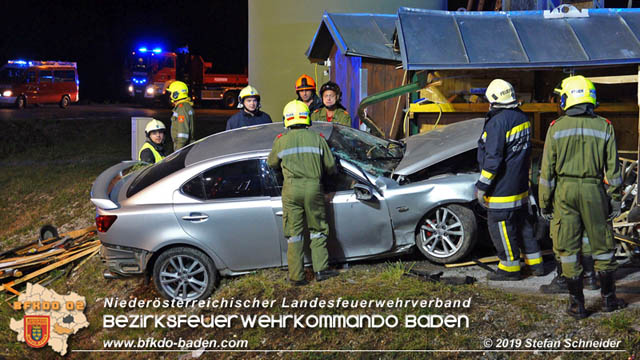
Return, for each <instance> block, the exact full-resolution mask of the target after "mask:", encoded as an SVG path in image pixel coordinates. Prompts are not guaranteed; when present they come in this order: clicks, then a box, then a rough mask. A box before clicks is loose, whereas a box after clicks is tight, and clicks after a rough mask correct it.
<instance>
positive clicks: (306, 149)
mask: <svg viewBox="0 0 640 360" xmlns="http://www.w3.org/2000/svg"><path fill="white" fill-rule="evenodd" d="M303 153H311V154H318V155H322V149H320V148H316V147H311V146H301V147H294V148H290V149H286V150H282V151H280V152H279V153H278V158H280V159H282V158H283V157H285V156H287V155H294V154H303Z"/></svg>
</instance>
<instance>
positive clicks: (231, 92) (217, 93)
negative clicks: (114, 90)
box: [127, 47, 248, 108]
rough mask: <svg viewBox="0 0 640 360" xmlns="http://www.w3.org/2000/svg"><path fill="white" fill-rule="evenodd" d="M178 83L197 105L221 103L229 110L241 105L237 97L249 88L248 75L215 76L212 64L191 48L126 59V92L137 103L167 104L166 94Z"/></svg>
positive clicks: (139, 53)
mask: <svg viewBox="0 0 640 360" xmlns="http://www.w3.org/2000/svg"><path fill="white" fill-rule="evenodd" d="M175 80H180V81H184V82H185V83H186V84H187V85H188V86H189V94H190V95H191V97H192V98H193V100H194V101H196V102H202V101H216V102H221V103H222V104H223V106H225V107H227V108H234V107H236V106H237V105H238V94H239V93H240V90H241V89H242V88H243V87H245V86H247V84H248V79H247V75H246V74H215V73H214V72H213V65H212V64H211V63H210V62H207V61H204V60H203V58H202V56H199V55H195V54H191V53H190V52H189V50H188V48H180V49H178V51H176V52H171V51H163V50H162V49H161V48H153V49H149V48H146V47H140V48H139V49H138V50H137V51H132V52H131V54H130V55H129V57H128V59H127V82H128V88H127V90H128V93H129V95H130V96H131V97H132V98H134V99H135V100H136V102H140V103H152V102H156V101H168V95H167V94H166V93H165V90H166V89H167V87H168V86H169V84H170V83H171V82H172V81H175Z"/></svg>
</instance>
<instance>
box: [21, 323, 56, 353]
mask: <svg viewBox="0 0 640 360" xmlns="http://www.w3.org/2000/svg"><path fill="white" fill-rule="evenodd" d="M23 320H24V341H25V342H26V343H27V345H29V346H31V347H34V348H41V347H43V346H45V345H47V342H49V329H50V325H49V323H50V320H51V318H50V317H49V316H34V315H26V316H25V317H24V319H23Z"/></svg>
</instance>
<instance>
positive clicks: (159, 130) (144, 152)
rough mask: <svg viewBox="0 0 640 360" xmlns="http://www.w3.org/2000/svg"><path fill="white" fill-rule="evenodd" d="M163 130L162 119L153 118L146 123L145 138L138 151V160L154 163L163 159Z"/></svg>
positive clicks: (164, 128)
mask: <svg viewBox="0 0 640 360" xmlns="http://www.w3.org/2000/svg"><path fill="white" fill-rule="evenodd" d="M165 130H166V127H165V126H164V124H163V123H162V121H158V120H156V119H153V120H151V121H149V122H148V123H147V126H145V128H144V134H145V136H146V137H147V139H146V141H145V142H144V144H143V145H142V147H140V151H139V152H138V159H139V160H142V161H144V162H148V163H150V164H155V163H157V162H159V161H160V160H162V159H164V157H165V152H164V141H165V134H164V132H165Z"/></svg>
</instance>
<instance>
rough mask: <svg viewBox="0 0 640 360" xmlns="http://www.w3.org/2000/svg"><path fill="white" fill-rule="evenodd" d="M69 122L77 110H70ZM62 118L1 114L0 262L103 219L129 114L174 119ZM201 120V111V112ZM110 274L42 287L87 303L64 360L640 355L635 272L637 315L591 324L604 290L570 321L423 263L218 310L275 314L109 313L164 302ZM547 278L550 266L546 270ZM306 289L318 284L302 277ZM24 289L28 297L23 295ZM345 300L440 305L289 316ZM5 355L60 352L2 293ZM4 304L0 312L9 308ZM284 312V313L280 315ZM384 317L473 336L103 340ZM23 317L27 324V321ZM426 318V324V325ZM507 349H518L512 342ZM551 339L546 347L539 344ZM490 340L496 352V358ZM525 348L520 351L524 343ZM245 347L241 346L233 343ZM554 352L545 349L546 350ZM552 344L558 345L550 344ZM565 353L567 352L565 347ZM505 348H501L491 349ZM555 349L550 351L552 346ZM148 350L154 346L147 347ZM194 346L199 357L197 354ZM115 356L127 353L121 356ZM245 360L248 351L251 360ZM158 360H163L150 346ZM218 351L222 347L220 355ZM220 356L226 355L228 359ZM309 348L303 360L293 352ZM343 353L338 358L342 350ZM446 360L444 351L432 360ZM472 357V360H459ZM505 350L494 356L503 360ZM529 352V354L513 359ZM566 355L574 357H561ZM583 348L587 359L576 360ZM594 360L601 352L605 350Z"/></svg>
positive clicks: (101, 109)
mask: <svg viewBox="0 0 640 360" xmlns="http://www.w3.org/2000/svg"><path fill="white" fill-rule="evenodd" d="M67 110H69V111H67ZM67 110H62V109H59V108H57V107H53V106H51V107H47V106H45V107H41V108H29V109H27V110H26V111H16V110H13V109H2V110H0V123H1V124H2V126H3V128H4V129H5V131H3V132H2V133H1V134H0V136H1V137H2V138H0V169H1V171H0V244H1V245H0V250H4V249H7V248H10V247H13V246H16V245H18V244H22V243H25V242H28V241H33V240H35V239H36V238H37V234H38V229H39V228H40V226H42V225H44V224H47V223H50V224H54V225H55V226H57V227H58V228H59V229H60V231H61V232H62V231H67V230H73V229H78V228H82V227H85V226H87V225H90V224H91V223H92V222H93V217H94V216H95V211H94V208H93V206H92V204H91V203H90V201H89V200H88V199H89V189H90V186H91V183H92V182H93V180H94V179H95V177H96V176H97V175H98V174H99V173H100V172H101V171H102V170H104V169H106V168H107V167H108V166H110V165H113V164H114V163H116V162H118V161H120V160H123V159H126V158H127V157H128V156H129V154H130V149H129V146H130V145H129V144H130V120H129V117H130V116H138V114H140V113H144V114H145V116H156V117H158V118H160V119H164V120H166V119H168V116H169V110H166V109H154V110H145V109H141V108H136V107H118V106H97V107H95V108H94V107H92V106H86V107H73V106H72V107H71V108H70V109H67ZM197 111H198V110H197ZM232 113H233V112H229V111H227V112H225V111H220V110H203V109H199V111H198V112H197V115H196V132H197V137H202V136H205V135H207V134H209V133H212V132H216V131H220V130H222V129H224V124H225V121H226V118H227V117H228V116H230V115H231V114H232ZM478 251H479V253H477V254H476V255H478V256H486V255H491V248H490V247H481V248H480V249H479V250H478ZM411 269H417V270H423V271H427V272H429V273H437V272H440V271H444V272H445V273H444V274H443V278H451V277H460V276H466V275H469V276H473V277H474V278H476V279H477V280H478V281H477V282H476V283H474V284H471V285H448V284H446V283H444V282H427V281H424V280H422V279H420V278H418V277H414V276H409V275H407V273H408V271H409V270H411ZM103 270H104V267H103V265H102V264H101V262H100V260H99V258H98V257H94V258H92V259H91V260H90V261H89V262H87V263H86V264H84V265H83V266H82V267H81V268H80V269H79V270H78V271H75V272H71V273H69V272H67V273H63V272H62V271H56V272H53V273H51V274H50V275H51V276H52V277H56V276H58V278H57V279H55V280H54V281H53V282H52V283H50V284H48V285H46V287H47V288H49V289H52V290H54V291H55V292H56V293H58V294H68V293H70V292H75V293H77V294H79V295H80V296H83V297H85V298H86V301H87V308H86V310H85V316H86V318H87V320H88V322H89V327H88V328H84V329H81V330H79V331H78V332H77V333H76V334H74V335H72V336H71V337H70V338H69V340H68V351H69V353H68V354H67V355H66V357H68V358H71V359H85V358H92V359H93V358H96V359H103V358H104V359H112V358H118V359H120V358H122V359H125V358H126V359H131V358H133V359H147V358H150V357H158V358H164V359H177V358H185V357H184V356H187V358H190V357H191V353H190V352H187V351H184V352H179V350H180V349H179V348H178V347H174V348H173V350H175V351H174V352H161V353H150V352H80V351H79V350H100V351H102V350H104V349H105V347H106V345H105V344H106V341H110V340H130V339H134V340H135V341H136V342H138V341H140V340H139V339H142V341H146V339H148V338H153V339H155V340H160V339H163V338H166V339H167V340H172V341H176V342H177V341H179V339H183V340H196V339H199V338H204V339H209V340H217V341H219V342H221V341H223V340H233V341H240V340H246V341H247V342H248V343H247V346H246V347H241V348H235V350H238V352H229V351H225V352H205V353H204V354H202V356H201V358H211V359H214V358H215V359H219V358H225V359H246V358H328V357H332V358H336V357H337V358H367V359H368V358H382V359H387V358H402V359H405V358H412V359H413V358H415V359H419V358H441V359H467V358H477V359H530V358H532V357H533V358H539V359H584V358H591V359H610V358H613V359H627V358H629V357H630V356H631V355H632V354H635V357H636V358H637V357H638V356H639V355H640V320H639V319H640V308H639V306H638V304H639V303H640V298H639V295H638V292H639V291H638V289H640V287H639V286H638V285H640V283H639V281H638V269H637V268H623V269H621V270H620V271H619V276H622V277H623V278H622V279H621V281H620V282H619V289H620V291H619V294H620V295H621V297H623V298H625V299H626V300H627V301H628V302H630V303H631V304H632V305H631V306H630V307H629V308H628V309H625V310H622V311H616V312H614V313H610V314H602V313H599V312H597V310H598V309H599V307H600V302H599V296H598V292H596V291H587V293H586V294H587V297H588V301H587V302H588V307H590V308H591V309H593V310H595V311H596V313H595V314H594V315H592V316H590V317H589V318H587V319H585V320H583V321H580V322H576V321H574V320H573V319H571V318H569V317H567V316H566V315H565V314H564V308H565V307H566V303H567V301H566V295H541V294H538V292H537V288H538V286H539V285H540V284H542V283H547V282H549V281H550V280H551V277H552V275H551V274H548V275H546V276H545V277H542V278H527V279H526V280H524V281H522V282H517V283H508V284H499V283H494V282H488V281H487V280H486V274H487V271H486V270H483V269H481V268H479V267H466V268H461V269H456V270H450V269H445V268H443V267H441V266H437V265H434V264H431V263H429V262H427V261H425V260H424V259H423V258H422V256H421V255H419V254H418V253H415V254H409V255H406V256H403V257H397V258H392V259H386V260H379V261H368V262H359V263H354V264H349V266H348V267H347V268H345V269H342V270H341V275H340V276H338V277H336V278H333V279H330V280H327V281H325V282H321V283H317V282H315V281H312V282H311V283H310V285H308V286H305V287H292V286H291V285H289V284H288V282H287V281H286V272H285V271H282V270H280V269H269V270H263V271H258V272H255V273H252V274H248V275H244V276H241V277H237V278H225V279H222V281H221V283H220V286H219V289H218V290H217V291H216V292H215V293H214V295H213V296H212V299H211V300H212V301H213V300H219V301H220V300H222V299H227V300H228V299H232V298H233V299H240V300H244V299H249V300H251V299H254V298H255V299H264V300H275V304H274V305H273V306H271V307H267V308H233V307H232V308H216V307H207V308H189V309H154V308H153V307H151V308H144V309H139V308H128V307H125V308H106V307H105V302H109V301H114V299H115V298H116V297H117V298H118V299H121V300H127V301H128V300H131V299H138V300H154V299H156V298H157V297H159V294H158V293H157V292H156V291H155V289H154V288H153V286H152V285H151V284H148V283H147V282H145V280H144V279H140V278H134V279H126V280H117V281H108V280H105V279H103V278H102V271H103ZM548 270H549V271H550V270H551V269H550V268H549V269H548ZM308 275H309V277H310V278H311V274H308ZM19 290H21V291H22V290H24V288H20V287H19ZM316 298H317V299H318V300H326V301H331V300H333V301H335V300H336V299H338V298H342V299H347V300H392V301H396V300H397V299H401V300H414V301H419V300H427V301H429V300H433V301H432V306H430V307H429V306H427V307H420V306H415V305H412V304H409V305H406V306H395V305H394V306H391V307H382V308H376V307H371V306H366V307H364V308H360V307H357V308H353V309H352V308H346V309H345V308H338V309H336V308H319V307H314V306H313V305H308V306H305V307H300V308H291V307H290V305H291V304H293V303H294V302H295V301H302V300H311V299H316ZM438 299H439V300H441V301H443V302H444V301H446V300H460V301H462V300H466V299H471V303H470V306H469V307H468V308H466V307H463V306H462V305H460V306H458V307H452V308H447V307H444V304H443V305H442V306H436V305H437V300H438ZM0 300H3V301H2V303H0V354H2V356H3V357H6V358H10V359H13V358H15V359H24V358H34V359H36V358H37V359H49V358H51V359H53V358H57V357H58V353H56V352H54V351H53V350H51V349H50V348H43V349H32V348H29V347H28V346H26V345H25V344H24V343H21V342H17V341H16V340H15V339H16V333H15V332H14V331H12V330H11V329H10V328H9V324H10V318H18V317H19V316H18V313H16V311H14V310H13V309H12V308H11V307H10V305H9V304H10V303H11V302H12V301H15V299H11V294H4V293H0ZM5 302H6V303H5ZM283 302H285V303H284V304H283ZM135 314H142V315H154V314H157V315H166V316H169V315H173V314H175V315H179V314H189V315H205V316H207V317H209V316H212V315H213V316H215V315H219V316H220V315H222V316H227V317H228V316H230V315H234V314H236V315H242V316H251V315H269V316H280V315H285V314H297V315H300V316H306V317H313V315H345V316H348V315H363V314H366V315H374V314H375V315H380V316H382V317H384V318H386V319H391V318H393V317H394V316H395V317H397V318H398V319H400V320H401V321H402V320H406V319H407V318H408V316H411V315H415V316H420V315H425V316H426V315H453V316H456V317H460V316H462V315H466V316H468V318H469V327H468V328H467V327H464V326H463V327H461V328H456V327H452V328H445V327H437V328H424V329H417V328H407V327H405V326H400V325H399V326H396V327H393V328H392V327H389V326H383V327H380V328H370V327H367V326H365V327H363V328H358V329H354V328H336V329H330V328H296V327H294V326H287V327H285V328H277V327H276V328H271V327H266V328H263V327H259V326H254V327H248V326H242V324H240V323H237V322H236V323H232V326H231V327H216V328H213V329H204V330H203V329H192V328H189V327H187V326H183V327H180V328H179V329H175V330H171V329H167V328H156V327H153V326H152V327H148V328H144V329H133V328H108V327H106V326H103V321H104V320H103V319H104V316H105V315H106V316H109V315H135ZM20 317H21V315H20ZM425 318H426V317H425ZM565 339H570V340H571V341H579V340H584V341H600V340H615V341H619V342H620V343H619V345H618V347H616V348H615V349H617V350H620V352H609V350H611V347H608V348H604V347H603V346H602V343H601V344H600V345H598V346H597V347H596V348H597V349H594V347H593V346H592V347H590V348H588V349H576V348H567V347H566V346H565V345H564V343H563V344H562V345H561V346H560V347H554V346H555V343H554V341H562V342H563V341H564V340H565ZM505 340H510V341H511V342H509V343H506V342H505ZM532 340H538V341H540V342H541V343H539V344H537V345H536V346H537V348H538V349H541V348H544V347H547V350H553V351H537V352H531V351H529V350H531V348H526V344H527V343H526V342H527V341H532ZM545 340H546V341H547V343H545V342H544V341H545ZM488 341H491V342H492V344H491V346H489V347H488V349H489V350H491V351H487V350H486V348H487V345H488ZM518 341H520V343H518ZM236 344H239V343H236ZM545 344H546V345H545ZM549 344H550V345H549ZM571 344H573V343H572V342H571ZM500 345H506V346H507V348H506V349H502V348H501V349H497V346H500ZM549 346H551V348H549ZM145 348H147V349H148V348H149V346H148V345H147V346H145ZM199 348H200V347H198V346H196V349H199ZM113 349H119V350H124V349H123V348H121V347H116V348H113ZM242 349H244V350H247V349H248V350H253V351H254V352H246V351H242ZM156 350H159V351H160V350H162V349H159V348H156ZM218 350H220V349H218ZM226 350H229V349H228V348H227V349H226ZM299 350H307V351H308V352H295V351H299ZM336 350H340V351H336ZM433 350H438V352H430V351H433ZM463 350H464V351H463ZM496 350H498V351H496ZM514 350H527V351H514ZM559 350H572V351H573V352H564V351H563V352H560V351H559ZM575 350H583V351H579V352H575ZM596 350H607V351H606V352H601V351H596Z"/></svg>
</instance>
